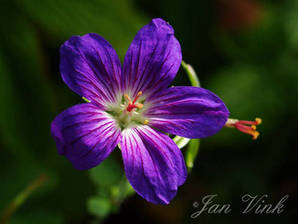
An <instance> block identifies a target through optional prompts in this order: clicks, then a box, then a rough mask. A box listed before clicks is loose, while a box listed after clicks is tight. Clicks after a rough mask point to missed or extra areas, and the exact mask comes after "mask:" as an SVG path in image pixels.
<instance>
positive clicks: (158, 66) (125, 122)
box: [51, 19, 229, 204]
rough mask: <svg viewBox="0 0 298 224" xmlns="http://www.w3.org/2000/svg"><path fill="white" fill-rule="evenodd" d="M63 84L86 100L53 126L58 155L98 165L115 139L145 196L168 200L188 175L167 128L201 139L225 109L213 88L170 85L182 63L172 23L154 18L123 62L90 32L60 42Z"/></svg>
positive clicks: (220, 122)
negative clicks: (211, 89)
mask: <svg viewBox="0 0 298 224" xmlns="http://www.w3.org/2000/svg"><path fill="white" fill-rule="evenodd" d="M60 53H61V63H60V72H61V75H62V79H63V80H64V82H65V83H66V84H67V85H68V86H69V87H70V88H71V89H72V90H73V91H74V92H76V93H77V94H79V95H80V96H82V97H85V98H86V99H88V100H89V101H90V103H83V104H79V105H75V106H73V107H71V108H68V109H67V110H65V111H64V112H62V113H61V114H59V115H58V116H57V117H56V118H55V120H54V121H53V122H52V125H51V132H52V135H53V137H54V139H55V141H56V145H57V148H58V153H59V154H61V155H65V156H66V157H67V158H68V159H69V160H70V162H71V163H72V164H73V166H74V167H75V168H77V169H80V170H83V169H89V168H92V167H95V166H97V165H98V164H100V163H101V162H102V161H103V160H104V159H105V158H107V156H109V155H110V153H111V152H112V151H113V149H114V148H115V147H116V146H117V144H118V143H120V146H121V153H122V157H123V163H124V168H125V173H126V176H127V178H128V180H129V182H130V184H131V185H132V187H133V188H134V189H135V191H136V192H137V193H138V194H139V195H141V196H142V197H143V198H145V199H146V200H147V201H150V202H152V203H156V204H168V203H169V202H170V200H171V199H172V198H173V197H174V196H175V195H176V192H177V188H178V186H180V185H182V184H183V183H184V182H185V180H186V177H187V170H186V167H185V162H184V158H183V155H182V153H181V151H180V150H179V148H178V147H177V145H176V144H175V143H174V141H173V140H172V139H171V138H170V137H169V136H168V135H166V134H164V132H166V133H171V134H174V135H179V136H183V137H186V138H204V137H208V136H210V135H213V134H215V133H216V132H218V131H219V130H220V129H221V128H222V127H223V126H224V124H225V123H226V121H227V119H228V115H229V112H228V110H227V108H226V106H225V105H224V103H223V102H222V101H221V100H220V99H219V98H218V97H217V96H216V95H215V94H213V93H212V92H210V91H208V90H206V89H203V88H198V87H190V86H185V87H184V86H179V87H178V86H177V87H171V88H168V86H169V84H170V83H171V81H172V80H173V79H174V77H175V75H176V73H177V71H178V69H179V66H180V64H181V59H182V55H181V48H180V44H179V42H178V41H177V39H176V38H175V36H174V30H173V28H172V27H171V26H170V25H169V24H168V23H167V22H165V21H164V20H162V19H153V20H152V22H151V23H150V24H148V25H146V26H144V27H143V28H142V29H141V30H140V31H139V32H138V33H137V35H136V36H135V38H134V40H133V42H132V43H131V45H130V47H129V49H128V51H127V53H126V56H125V59H124V63H123V66H122V67H121V64H120V60H119V58H118V56H117V54H116V52H115V50H114V49H113V48H112V46H111V45H110V44H109V43H108V42H107V41H106V40H105V39H103V38H102V37H101V36H99V35H97V34H94V33H90V34H86V35H84V36H82V37H81V36H73V37H71V38H70V39H69V40H68V41H66V42H65V43H64V44H63V45H62V46H61V52H60Z"/></svg>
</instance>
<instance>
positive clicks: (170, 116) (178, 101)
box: [146, 86, 229, 138]
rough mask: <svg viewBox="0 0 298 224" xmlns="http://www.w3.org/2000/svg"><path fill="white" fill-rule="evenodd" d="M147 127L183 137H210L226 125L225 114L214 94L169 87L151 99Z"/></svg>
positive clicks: (222, 106) (188, 88) (223, 106)
mask: <svg viewBox="0 0 298 224" xmlns="http://www.w3.org/2000/svg"><path fill="white" fill-rule="evenodd" d="M150 104H151V106H150V108H149V109H148V110H147V112H146V116H147V117H149V124H150V125H151V126H153V127H155V128H158V129H159V130H162V131H164V132H167V133H170V134H174V135H179V136H182V137H186V138H204V137H208V136H211V135H214V134H215V133H216V132H218V131H219V130H220V129H221V128H222V127H223V126H224V124H225V123H226V121H227V119H228V117H229V111H228V109H227V108H226V106H225V104H224V103H223V101H222V100H221V99H220V98H219V97H218V96H216V95H215V94H214V93H212V92H210V91H208V90H206V89H203V88H199V87H191V86H189V87H184V86H177V87H172V88H169V89H167V90H165V91H163V92H161V93H160V94H159V96H158V97H156V98H154V99H151V102H150Z"/></svg>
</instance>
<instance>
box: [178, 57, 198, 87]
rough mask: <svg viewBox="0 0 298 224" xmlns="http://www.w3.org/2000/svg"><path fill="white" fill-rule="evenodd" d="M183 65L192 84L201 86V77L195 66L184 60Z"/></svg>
mask: <svg viewBox="0 0 298 224" xmlns="http://www.w3.org/2000/svg"><path fill="white" fill-rule="evenodd" d="M181 65H182V67H183V68H184V70H185V71H186V74H187V75H188V78H189V81H190V84H191V85H192V86H197V87H200V86H201V85H200V81H199V78H198V76H197V74H196V72H195V70H194V69H193V67H191V65H189V64H187V63H185V62H184V61H182V62H181Z"/></svg>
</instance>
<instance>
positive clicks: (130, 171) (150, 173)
mask: <svg viewBox="0 0 298 224" xmlns="http://www.w3.org/2000/svg"><path fill="white" fill-rule="evenodd" d="M120 143H121V152H122V157H123V162H124V168H125V173H126V176H127V179H128V180H129V182H130V183H131V185H132V187H133V188H134V189H135V191H136V192H137V193H138V194H139V195H141V196H142V197H143V198H145V199H146V200H147V201H150V202H152V203H155V204H168V203H169V202H170V201H171V200H172V199H173V197H174V196H175V195H176V192H177V188H178V186H180V185H182V184H183V183H184V182H185V180H186V177H187V170H186V167H185V162H184V158H183V155H182V153H181V151H180V150H179V148H178V147H177V145H176V144H175V143H174V141H173V140H172V139H171V138H169V137H168V136H167V135H165V134H162V133H160V132H157V131H155V130H153V129H152V128H150V127H149V126H143V127H138V128H131V129H126V130H124V131H123V132H122V139H121V141H120Z"/></svg>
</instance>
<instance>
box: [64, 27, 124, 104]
mask: <svg viewBox="0 0 298 224" xmlns="http://www.w3.org/2000/svg"><path fill="white" fill-rule="evenodd" d="M60 54H61V58H60V72H61V75H62V78H63V80H64V82H65V83H66V84H67V85H68V86H69V87H70V88H71V89H72V90H73V91H74V92H76V93H77V94H79V95H80V96H82V97H85V98H87V99H89V100H91V101H92V102H96V103H97V104H99V105H102V106H103V105H104V102H106V101H109V102H114V101H115V93H117V92H118V91H119V89H120V77H121V65H120V61H119V58H118V56H117V54H116V52H115V50H114V49H113V48H112V46H111V45H110V44H109V43H108V42H107V41H106V40H105V39H103V38H102V37H101V36H99V35H97V34H94V33H89V34H86V35H84V36H82V37H80V36H73V37H71V38H70V39H69V40H67V41H66V42H65V43H64V44H63V45H62V46H61V49H60Z"/></svg>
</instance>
